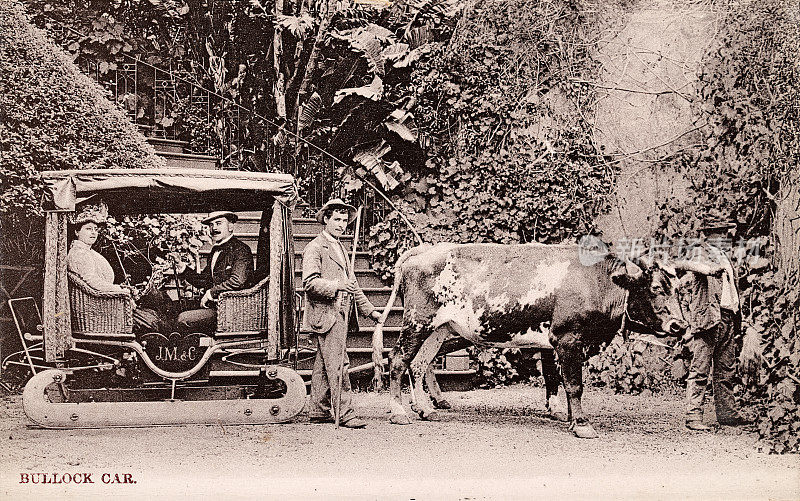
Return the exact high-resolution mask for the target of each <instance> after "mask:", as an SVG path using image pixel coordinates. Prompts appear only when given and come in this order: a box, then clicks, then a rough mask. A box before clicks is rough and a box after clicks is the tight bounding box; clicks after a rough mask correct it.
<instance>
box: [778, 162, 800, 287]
mask: <svg viewBox="0 0 800 501" xmlns="http://www.w3.org/2000/svg"><path fill="white" fill-rule="evenodd" d="M772 237H773V238H772V240H773V241H774V242H775V250H776V252H775V265H776V266H777V267H778V269H779V270H780V271H781V273H782V274H783V278H784V279H786V278H788V277H790V276H792V274H796V273H800V172H798V170H797V169H791V170H790V171H789V173H788V174H787V175H786V177H785V178H784V180H783V182H782V183H781V188H780V190H779V191H778V196H777V207H776V210H775V219H774V220H773V222H772Z"/></svg>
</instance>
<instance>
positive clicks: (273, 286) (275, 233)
mask: <svg viewBox="0 0 800 501" xmlns="http://www.w3.org/2000/svg"><path fill="white" fill-rule="evenodd" d="M283 253H284V241H283V210H282V207H281V203H280V202H278V201H277V200H275V201H274V202H273V203H272V218H271V219H270V221H269V276H270V280H269V288H268V292H267V301H268V304H267V359H268V360H278V359H279V358H280V352H281V347H280V341H281V332H280V329H281V319H280V314H281V280H280V276H281V271H282V269H281V268H282V267H281V257H282V256H283Z"/></svg>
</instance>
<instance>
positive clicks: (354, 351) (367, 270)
mask: <svg viewBox="0 0 800 501" xmlns="http://www.w3.org/2000/svg"><path fill="white" fill-rule="evenodd" d="M148 141H149V142H150V144H152V145H153V147H154V148H155V149H156V152H157V153H158V154H159V155H161V156H162V157H164V158H165V159H166V161H167V165H168V166H169V167H193V168H202V169H214V168H217V159H216V158H214V157H209V156H204V155H194V154H189V153H184V151H185V150H186V147H187V145H186V143H185V142H182V141H174V140H167V139H158V138H148ZM303 212H304V211H303V207H300V208H298V209H296V210H295V214H294V216H293V220H292V226H293V230H294V251H295V259H294V262H295V290H296V291H297V292H298V293H299V294H300V295H302V294H303V281H302V274H303V250H304V249H305V247H306V245H308V243H309V242H311V240H313V239H314V238H316V236H317V235H318V234H319V233H320V231H322V228H323V226H322V225H321V224H320V223H318V222H317V221H316V220H315V219H313V218H308V217H302V213H303ZM260 218H261V213H260V212H244V213H239V220H238V221H237V222H236V225H235V228H234V233H235V235H236V236H237V237H238V238H239V239H241V240H242V241H243V242H245V243H246V244H247V245H249V246H250V249H251V250H252V252H253V255H255V253H256V248H257V245H258V234H259V225H260V222H261V219H260ZM341 240H342V243H343V244H344V247H345V249H347V250H348V253H349V250H350V248H351V247H352V243H353V236H352V235H344V236H343V237H342V239H341ZM207 252H208V249H201V256H203V257H204V256H205V255H206V254H207ZM348 255H349V254H348ZM355 273H356V278H357V279H358V283H359V285H360V286H361V288H362V289H363V291H364V293H365V294H366V295H367V298H369V300H370V301H371V302H372V304H374V305H375V307H376V308H378V310H379V311H381V312H383V310H384V309H385V308H386V303H387V301H388V299H389V295H390V294H391V286H387V285H386V284H384V283H383V281H381V279H380V277H379V276H378V274H377V273H375V271H373V270H372V268H371V263H370V256H369V253H368V252H364V251H357V252H356V265H355ZM301 314H302V313H301ZM402 320H403V307H402V305H401V304H400V300H399V299H398V300H397V301H395V305H394V306H393V307H392V310H391V313H390V314H389V316H388V317H387V319H386V324H385V326H384V329H383V333H384V334H383V336H384V340H383V343H384V346H385V348H384V356H385V357H388V354H389V351H390V350H391V347H392V346H394V344H395V343H396V342H397V338H398V336H399V335H400V326H401V325H402ZM374 325H375V324H374V322H373V321H372V320H371V319H367V318H363V317H361V316H359V317H358V331H357V332H351V333H350V334H349V335H348V337H347V354H348V356H349V357H350V367H351V369H352V368H357V367H359V366H364V365H366V364H369V363H370V362H372V330H373V328H374ZM298 344H299V347H300V352H301V356H300V363H299V364H298V372H300V374H301V375H302V376H303V377H304V378H305V379H310V378H311V370H312V368H313V365H314V347H313V343H312V340H311V338H310V337H309V335H308V334H307V333H301V334H300V338H299V340H298ZM435 364H436V374H437V378H438V380H439V384H440V385H441V387H442V389H444V390H451V391H452V390H467V389H471V388H472V387H473V384H472V381H473V377H474V374H475V371H474V370H472V369H470V368H469V358H468V356H467V353H466V351H464V350H462V351H461V352H456V353H453V354H450V355H448V356H446V357H442V358H441V359H439V360H437V361H436V362H435ZM372 373H373V372H372V369H371V368H369V369H367V370H363V371H360V372H354V373H353V374H352V375H351V380H352V381H353V382H354V384H356V385H357V386H359V387H365V388H366V387H367V386H368V385H369V384H370V382H371V379H372Z"/></svg>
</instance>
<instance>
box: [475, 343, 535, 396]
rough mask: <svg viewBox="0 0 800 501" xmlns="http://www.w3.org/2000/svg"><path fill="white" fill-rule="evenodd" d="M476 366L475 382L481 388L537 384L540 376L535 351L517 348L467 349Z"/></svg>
mask: <svg viewBox="0 0 800 501" xmlns="http://www.w3.org/2000/svg"><path fill="white" fill-rule="evenodd" d="M467 351H468V352H469V355H470V358H471V359H472V360H473V361H474V362H475V365H476V366H477V374H476V381H477V383H478V385H479V386H481V387H483V388H494V387H497V386H505V385H509V384H514V383H529V382H535V383H539V382H541V381H540V378H541V376H542V373H541V366H540V365H539V363H538V361H539V359H540V358H539V354H538V352H536V350H527V349H526V350H520V349H517V348H486V349H479V348H477V347H475V346H472V347H470V348H468V349H467Z"/></svg>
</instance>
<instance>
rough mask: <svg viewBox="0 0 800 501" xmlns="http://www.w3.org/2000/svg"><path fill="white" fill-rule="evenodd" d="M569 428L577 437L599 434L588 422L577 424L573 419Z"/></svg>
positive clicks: (589, 436) (591, 436)
mask: <svg viewBox="0 0 800 501" xmlns="http://www.w3.org/2000/svg"><path fill="white" fill-rule="evenodd" d="M570 429H571V430H572V433H574V434H575V436H576V437H578V438H597V437H598V436H599V435H598V434H597V432H596V431H594V428H593V427H592V425H590V424H589V423H582V424H577V423H575V422H574V421H573V422H572V425H571V426H570Z"/></svg>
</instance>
